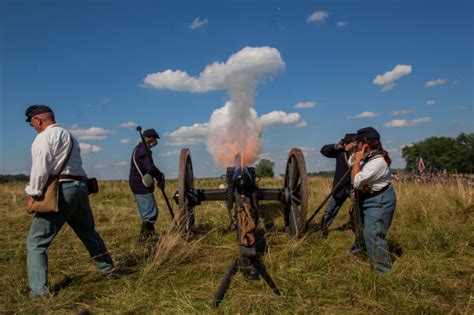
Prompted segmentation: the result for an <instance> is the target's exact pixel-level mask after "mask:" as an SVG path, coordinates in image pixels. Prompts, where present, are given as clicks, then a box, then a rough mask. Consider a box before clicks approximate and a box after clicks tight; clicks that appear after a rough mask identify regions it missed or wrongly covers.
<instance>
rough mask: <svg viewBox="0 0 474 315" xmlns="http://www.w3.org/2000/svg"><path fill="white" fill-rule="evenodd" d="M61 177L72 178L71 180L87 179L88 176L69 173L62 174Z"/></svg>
mask: <svg viewBox="0 0 474 315" xmlns="http://www.w3.org/2000/svg"><path fill="white" fill-rule="evenodd" d="M59 179H70V180H78V181H81V180H86V179H87V176H75V175H67V174H61V175H59Z"/></svg>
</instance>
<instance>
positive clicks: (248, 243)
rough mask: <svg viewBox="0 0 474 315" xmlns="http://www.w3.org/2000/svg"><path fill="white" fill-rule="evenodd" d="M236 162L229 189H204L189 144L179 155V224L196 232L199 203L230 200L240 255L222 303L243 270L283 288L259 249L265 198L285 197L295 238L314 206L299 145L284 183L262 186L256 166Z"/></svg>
mask: <svg viewBox="0 0 474 315" xmlns="http://www.w3.org/2000/svg"><path fill="white" fill-rule="evenodd" d="M235 160H236V162H235V163H234V165H235V166H234V167H228V168H227V170H226V174H225V175H223V176H222V179H223V181H224V182H225V184H226V188H220V189H199V188H196V187H194V174H193V165H192V159H191V152H190V150H189V149H182V150H181V154H180V160H179V174H178V191H177V192H176V193H175V194H174V196H173V199H174V200H175V202H176V203H177V204H178V205H179V214H178V218H177V224H178V227H179V228H180V230H181V231H183V232H185V233H186V234H192V233H193V231H194V228H195V210H196V207H197V206H199V205H201V204H202V203H203V202H206V201H224V202H225V203H226V208H227V212H228V215H229V224H230V227H231V229H232V230H234V231H236V234H237V242H238V246H239V250H240V257H239V258H238V259H236V260H235V261H233V262H232V263H231V265H230V266H229V269H228V271H227V273H226V274H225V276H224V279H223V280H222V282H221V284H220V286H219V289H218V291H217V293H216V295H215V298H214V303H213V305H214V306H215V307H217V306H218V304H219V303H220V301H221V300H222V299H223V297H224V295H225V291H226V290H227V288H228V286H229V284H230V280H231V278H232V276H233V275H234V274H235V273H236V272H237V271H238V270H239V271H241V272H242V274H243V275H244V277H246V278H247V279H251V280H255V279H258V278H259V277H260V276H261V277H262V278H263V279H264V280H265V281H266V282H267V283H268V284H269V285H270V287H271V288H272V289H273V291H274V292H275V293H276V294H278V295H279V294H280V291H279V289H278V287H277V286H276V284H275V283H274V282H273V280H272V279H271V277H270V275H269V274H268V273H267V271H266V269H265V266H264V264H263V262H262V261H261V259H260V255H259V254H258V253H257V249H256V244H255V243H256V242H255V241H256V229H257V226H258V221H259V217H260V209H259V201H264V200H273V201H279V202H280V203H281V204H282V205H283V215H284V222H285V231H286V232H287V233H288V234H289V235H290V236H291V237H292V238H295V239H297V238H299V237H301V236H302V235H303V232H304V230H305V223H306V211H307V206H308V185H307V174H306V164H305V160H304V155H303V153H302V151H301V150H300V149H298V148H293V149H292V150H290V152H289V154H288V160H287V164H286V170H285V177H284V185H283V187H282V188H260V187H258V182H259V178H258V176H256V174H255V168H254V167H244V166H242V165H241V163H240V157H239V155H237V156H236V157H235Z"/></svg>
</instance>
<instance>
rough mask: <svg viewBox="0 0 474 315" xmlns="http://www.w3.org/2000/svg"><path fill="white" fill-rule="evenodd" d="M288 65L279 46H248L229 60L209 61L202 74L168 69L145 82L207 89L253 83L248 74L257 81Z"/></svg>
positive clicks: (160, 86)
mask: <svg viewBox="0 0 474 315" xmlns="http://www.w3.org/2000/svg"><path fill="white" fill-rule="evenodd" d="M284 67H285V62H284V61H283V60H282V59H281V55H280V52H279V51H278V50H277V49H275V48H271V47H245V48H243V49H242V50H240V51H239V52H237V53H235V54H233V55H231V56H230V57H229V59H228V60H227V61H226V62H214V63H212V64H210V65H207V66H206V67H205V68H204V70H203V71H202V72H201V73H200V74H199V77H193V76H189V75H188V74H187V73H186V72H185V71H181V70H175V71H173V70H166V71H163V72H155V73H151V74H148V75H147V76H146V77H145V78H144V79H143V83H144V84H145V86H147V87H152V88H155V89H167V90H172V91H187V92H193V93H205V92H209V91H216V90H224V89H228V88H232V86H236V85H238V84H241V83H243V84H249V82H246V80H244V78H245V79H246V78H252V79H253V80H257V81H258V80H261V79H263V78H269V77H270V75H271V74H272V73H276V72H279V71H281V70H282V69H283V68H284ZM244 81H245V82H244ZM251 83H253V82H251Z"/></svg>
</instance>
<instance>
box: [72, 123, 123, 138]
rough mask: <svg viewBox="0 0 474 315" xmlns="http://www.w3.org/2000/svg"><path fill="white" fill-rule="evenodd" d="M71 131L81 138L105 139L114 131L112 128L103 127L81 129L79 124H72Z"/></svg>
mask: <svg viewBox="0 0 474 315" xmlns="http://www.w3.org/2000/svg"><path fill="white" fill-rule="evenodd" d="M69 131H70V132H71V134H72V135H73V136H74V137H76V138H78V139H79V140H104V139H107V138H108V135H110V134H113V133H114V132H113V131H112V130H107V129H104V128H101V127H90V128H89V129H79V128H78V127H77V125H74V126H72V127H71V129H70V130H69Z"/></svg>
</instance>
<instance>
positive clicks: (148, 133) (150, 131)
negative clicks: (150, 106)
mask: <svg viewBox="0 0 474 315" xmlns="http://www.w3.org/2000/svg"><path fill="white" fill-rule="evenodd" d="M143 136H144V137H147V138H156V139H160V136H159V135H158V132H156V130H155V129H147V130H145V131H144V132H143Z"/></svg>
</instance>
